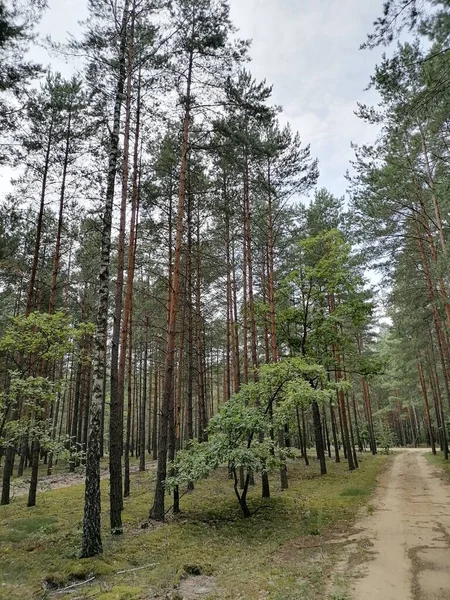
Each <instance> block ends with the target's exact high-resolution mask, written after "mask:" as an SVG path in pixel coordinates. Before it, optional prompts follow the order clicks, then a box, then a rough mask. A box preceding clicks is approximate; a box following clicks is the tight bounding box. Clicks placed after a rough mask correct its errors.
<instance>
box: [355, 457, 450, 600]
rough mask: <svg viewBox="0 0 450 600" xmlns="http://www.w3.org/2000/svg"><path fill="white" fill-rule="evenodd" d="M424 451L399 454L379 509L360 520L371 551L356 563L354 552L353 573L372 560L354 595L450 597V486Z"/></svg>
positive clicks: (386, 599)
mask: <svg viewBox="0 0 450 600" xmlns="http://www.w3.org/2000/svg"><path fill="white" fill-rule="evenodd" d="M424 452H425V451H418V450H407V451H404V452H398V453H395V454H394V457H393V460H392V464H391V466H390V468H389V469H388V470H387V471H386V472H385V473H384V474H383V475H382V477H381V478H380V484H379V488H378V493H377V495H376V497H375V500H374V508H375V511H374V512H373V514H371V515H370V516H367V517H366V518H364V519H363V520H362V521H360V522H359V523H357V525H356V527H357V529H358V533H357V534H356V536H354V537H353V541H355V540H359V544H360V546H361V542H363V547H365V554H364V557H361V555H360V553H359V555H358V557H353V567H351V563H352V557H351V556H350V557H349V562H348V565H347V567H348V571H349V575H354V569H355V562H356V564H358V563H359V564H360V563H361V558H363V560H364V561H368V562H364V563H363V565H362V569H361V572H360V573H358V575H357V576H358V578H357V579H355V580H354V581H353V582H352V583H351V584H350V592H351V593H350V595H351V597H352V598H354V600H446V599H449V600H450V486H449V485H448V484H446V483H445V482H444V481H443V480H442V478H441V472H440V471H438V470H437V469H435V468H434V467H433V466H432V465H430V463H429V462H428V461H427V460H426V458H425V456H424ZM368 541H369V544H368V543H367V542H368ZM364 542H365V543H364ZM368 546H369V547H368ZM366 553H369V554H370V555H371V556H367V554H366Z"/></svg>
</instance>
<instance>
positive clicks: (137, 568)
mask: <svg viewBox="0 0 450 600" xmlns="http://www.w3.org/2000/svg"><path fill="white" fill-rule="evenodd" d="M156 565H157V563H150V564H149V565H144V566H143V567H135V568H134V569H125V570H124V571H117V572H116V575H122V574H123V573H132V572H133V571H142V569H148V568H149V567H156Z"/></svg>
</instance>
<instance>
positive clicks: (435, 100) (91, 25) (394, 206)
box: [0, 0, 450, 557]
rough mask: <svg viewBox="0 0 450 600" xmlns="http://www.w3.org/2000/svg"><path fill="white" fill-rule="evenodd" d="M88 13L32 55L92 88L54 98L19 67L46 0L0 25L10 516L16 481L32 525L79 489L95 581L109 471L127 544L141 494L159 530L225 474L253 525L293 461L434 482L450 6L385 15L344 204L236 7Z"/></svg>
mask: <svg viewBox="0 0 450 600" xmlns="http://www.w3.org/2000/svg"><path fill="white" fill-rule="evenodd" d="M88 6H89V18H88V19H87V20H86V22H84V23H83V27H82V29H83V35H82V36H81V37H79V38H71V39H69V41H68V42H67V44H65V45H60V44H56V43H52V42H51V41H49V40H47V42H46V43H47V44H50V45H52V48H53V52H55V53H57V54H58V55H59V56H61V55H63V56H67V57H69V60H71V59H74V60H75V59H76V60H77V61H78V62H79V63H80V64H82V70H81V71H80V72H79V73H78V74H77V75H76V76H74V77H73V78H72V79H70V80H66V79H64V78H63V77H62V76H61V74H59V73H57V72H52V71H49V70H47V69H43V67H41V66H40V65H38V64H35V63H34V62H33V59H32V58H33V53H32V50H31V51H30V48H31V49H32V48H33V45H34V44H37V43H38V41H37V39H36V32H35V25H36V23H37V22H38V20H39V18H40V16H41V15H42V13H43V11H45V10H46V9H47V8H46V6H45V0H20V1H19V0H17V2H16V1H10V0H0V132H1V133H0V165H1V166H8V167H10V168H12V169H13V172H14V181H13V189H12V191H11V192H8V193H5V194H3V195H2V197H1V198H0V308H1V309H0V443H1V446H0V457H1V467H2V487H1V504H2V505H6V504H9V503H10V500H11V497H12V492H13V489H14V481H15V479H16V477H22V476H23V475H24V474H26V475H27V476H28V477H29V492H28V496H27V498H28V500H27V504H28V506H29V507H31V506H34V505H35V504H36V503H38V504H39V494H37V489H38V478H39V475H40V474H43V473H48V474H49V475H50V474H51V473H52V471H54V470H55V469H57V470H59V471H61V470H68V471H69V472H74V471H78V470H83V473H84V472H85V474H86V487H85V500H84V521H83V531H82V540H81V555H82V556H83V557H90V556H95V555H97V554H99V553H101V552H102V537H101V521H100V517H101V504H100V482H101V477H102V472H101V468H100V467H101V465H103V464H107V465H108V470H109V490H108V491H109V497H108V500H107V501H108V502H109V515H108V517H109V520H110V522H109V528H110V531H111V533H113V534H118V535H120V534H122V532H123V522H122V516H123V513H124V498H128V497H129V496H130V495H133V485H132V477H130V473H133V471H134V470H137V469H139V471H145V470H146V469H147V470H148V469H150V470H151V469H156V479H155V482H154V483H153V482H152V483H148V486H149V487H150V486H151V488H152V499H151V502H150V504H149V505H148V506H142V507H141V509H142V515H141V518H142V519H145V518H147V517H149V518H150V520H151V521H152V522H153V521H163V520H164V519H165V517H166V515H167V512H168V509H169V508H170V509H172V510H173V512H175V513H177V512H178V511H179V502H180V496H182V495H183V494H185V493H186V491H188V490H192V489H193V488H194V485H196V483H197V481H199V480H200V479H202V478H204V477H206V476H207V475H208V474H209V473H210V472H211V471H213V470H215V469H216V468H217V467H219V466H223V465H225V466H226V467H227V468H228V476H229V478H230V486H231V487H232V488H234V493H235V495H236V499H237V501H238V503H239V507H240V509H241V510H242V513H243V515H244V517H249V516H251V515H252V510H251V507H250V506H249V504H248V502H247V494H248V492H249V489H250V488H253V486H255V489H256V488H258V490H260V491H258V493H261V495H262V497H263V498H269V497H270V495H271V485H270V483H269V476H268V474H269V473H276V477H277V481H279V484H278V485H279V487H280V489H281V490H285V489H287V488H288V486H289V469H291V466H292V464H293V463H294V462H295V461H298V460H300V459H301V460H303V461H304V462H305V463H306V464H308V463H309V460H316V459H317V460H318V463H319V465H320V470H321V473H322V474H323V475H326V473H327V466H328V465H327V457H328V458H332V459H333V460H334V461H336V462H338V463H339V462H340V461H346V464H347V465H348V468H349V470H350V471H353V470H354V469H356V468H358V464H359V460H360V456H361V453H362V452H363V451H367V452H372V453H373V454H376V453H377V451H378V450H385V449H389V447H391V446H392V445H401V446H406V445H410V446H416V445H420V444H423V445H431V446H432V448H433V452H436V447H437V448H438V449H439V448H440V449H441V450H442V451H443V453H444V455H445V458H448V435H449V422H448V414H449V410H450V335H449V331H450V328H449V327H450V300H449V269H448V260H449V258H448V247H447V243H448V241H447V240H448V237H449V233H450V232H449V227H450V223H449V218H448V214H449V200H448V195H449V193H448V192H449V187H450V172H449V159H450V158H449V114H450V92H449V89H450V86H449V79H450V63H449V60H450V54H449V52H448V50H449V36H450V12H449V11H450V3H449V2H448V0H429V1H425V2H414V1H411V0H409V1H407V0H391V1H388V2H386V3H385V5H384V14H383V15H382V16H381V17H380V19H379V20H378V21H377V22H376V23H375V24H374V30H373V32H372V33H370V34H369V36H368V38H367V40H366V42H365V44H364V46H365V48H366V50H365V51H369V49H370V48H373V47H375V46H379V45H386V46H389V50H388V53H387V54H386V55H384V56H383V59H382V61H381V62H380V64H379V65H378V66H377V67H376V70H375V72H374V74H373V75H372V77H371V79H370V82H369V85H370V87H371V88H372V89H374V90H375V91H376V92H377V94H378V97H379V103H378V104H377V105H375V106H371V105H362V104H361V105H359V107H358V116H359V118H360V119H361V120H362V121H365V122H369V123H371V124H373V127H374V129H375V130H376V131H377V138H376V141H375V143H374V144H372V145H366V146H361V147H357V146H355V147H354V160H353V163H352V165H351V168H350V171H349V174H348V194H347V196H346V197H342V198H338V197H335V196H334V195H333V194H332V193H331V192H329V191H328V190H326V189H323V188H322V189H318V187H317V180H318V174H319V168H320V165H318V161H317V160H316V159H315V157H314V156H312V155H311V150H310V146H309V145H308V140H304V139H303V138H302V135H301V134H302V132H297V131H294V130H293V129H292V128H291V127H290V126H288V125H287V126H286V125H282V124H281V122H280V118H281V115H282V108H281V107H279V106H276V105H274V104H273V103H272V101H271V94H272V88H271V86H270V83H268V82H266V81H257V80H255V79H254V77H253V76H252V72H251V62H250V57H251V45H250V43H249V42H248V41H246V40H241V39H240V38H239V36H238V32H237V31H236V30H235V28H234V26H233V23H232V22H231V20H230V14H229V6H228V2H227V1H226V0H172V1H171V2H166V1H164V0H115V1H109V0H88ZM382 12H383V8H382V7H380V13H382ZM359 41H360V40H357V42H359ZM374 272H378V273H379V274H381V277H382V279H381V284H380V287H381V290H382V293H381V292H380V290H379V289H378V288H377V286H375V285H374V284H373V281H374V279H373V274H374ZM102 461H103V462H102ZM169 492H170V496H169V495H168V494H169ZM169 505H170V506H169Z"/></svg>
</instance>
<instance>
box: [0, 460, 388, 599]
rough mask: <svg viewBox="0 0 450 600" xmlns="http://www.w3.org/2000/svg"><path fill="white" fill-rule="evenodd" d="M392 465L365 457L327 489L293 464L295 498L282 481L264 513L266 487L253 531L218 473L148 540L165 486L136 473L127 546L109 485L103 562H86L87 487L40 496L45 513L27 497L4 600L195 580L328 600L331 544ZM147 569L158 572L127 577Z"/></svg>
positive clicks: (10, 510) (2, 557)
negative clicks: (192, 576)
mask: <svg viewBox="0 0 450 600" xmlns="http://www.w3.org/2000/svg"><path fill="white" fill-rule="evenodd" d="M386 460H388V458H387V457H384V456H378V457H371V456H369V455H365V456H363V457H362V459H361V468H360V469H359V470H357V471H354V472H352V473H350V472H348V471H347V469H346V465H345V464H339V465H336V464H334V463H332V462H330V463H328V468H329V474H328V475H327V476H325V477H321V476H320V475H319V470H318V466H317V465H316V464H311V466H310V467H309V468H306V467H305V466H304V465H303V463H302V462H301V461H300V460H298V461H295V462H292V463H291V464H289V476H290V480H289V485H290V487H289V489H288V490H286V491H284V492H281V491H280V488H279V483H278V480H277V479H276V478H274V477H272V478H271V490H272V498H271V499H270V500H264V501H262V500H261V499H260V488H259V485H258V481H257V482H256V483H257V485H256V486H255V489H254V490H252V491H251V493H250V496H249V504H250V506H251V508H252V509H256V508H258V507H259V506H261V505H262V504H264V508H261V509H260V510H258V512H257V513H256V514H255V515H254V516H253V517H252V518H250V519H243V518H242V517H241V515H240V512H239V508H238V505H237V502H236V499H235V496H234V492H233V489H232V485H231V482H230V480H229V479H228V478H227V473H226V469H219V470H218V471H217V472H215V473H214V474H212V475H211V477H210V478H208V479H207V480H205V481H203V482H201V483H199V484H198V485H197V486H196V489H195V491H194V492H193V493H192V494H188V495H185V496H184V497H183V498H182V499H181V509H182V513H181V515H179V516H178V517H177V518H171V519H170V520H169V521H168V522H167V523H166V524H165V525H163V526H160V527H156V528H153V527H152V526H150V528H148V529H142V528H141V527H140V525H141V524H142V523H143V522H144V521H145V520H146V517H147V514H148V510H149V507H150V503H151V500H152V492H153V477H154V475H153V471H152V472H151V473H148V472H146V473H134V474H133V475H132V495H131V497H130V498H129V499H127V500H126V501H125V510H124V513H123V519H124V526H125V533H124V535H123V536H121V537H112V536H110V535H109V534H108V510H107V503H108V484H107V482H106V481H102V500H103V529H104V534H103V535H104V537H103V542H104V554H103V556H101V557H98V558H94V559H84V560H81V559H79V558H78V553H79V550H80V545H81V524H82V511H83V489H84V488H83V485H73V486H71V487H69V488H64V489H59V490H52V491H48V492H45V493H41V494H39V495H38V499H37V504H38V505H37V506H36V507H34V508H27V507H26V496H24V497H17V498H15V499H14V500H13V502H12V503H11V505H9V506H5V507H0V565H1V568H0V598H1V599H5V600H14V599H20V600H27V599H32V598H33V599H39V598H48V597H51V595H52V590H55V589H56V588H57V587H61V586H66V585H69V584H71V583H73V582H75V581H77V580H84V579H87V578H88V577H89V576H95V580H94V582H93V583H92V584H90V585H88V586H85V587H81V588H79V589H78V590H77V592H76V594H75V596H76V597H77V598H95V599H96V600H116V599H117V600H127V599H128V600H137V599H148V598H152V597H153V595H152V594H154V592H155V591H158V590H159V592H160V593H161V592H162V591H163V590H168V589H172V590H173V588H174V586H176V585H177V584H179V583H180V581H181V580H182V579H183V578H184V577H186V576H187V575H188V573H189V572H190V573H192V572H194V573H200V572H201V573H202V574H204V575H211V576H213V577H214V580H215V585H216V587H217V592H216V594H214V593H211V595H210V596H208V598H211V599H212V598H220V599H223V600H226V599H229V600H232V599H236V598H242V599H245V600H253V599H254V600H256V599H259V598H268V599H270V600H297V599H302V600H318V599H319V598H324V597H325V596H324V593H325V592H324V589H325V588H324V581H325V579H326V576H325V574H326V573H327V571H328V570H329V569H330V568H331V566H332V564H333V561H334V560H335V555H336V554H337V552H338V551H339V550H338V547H336V546H333V547H331V546H330V547H327V546H326V545H325V546H324V545H322V544H321V542H322V541H326V536H327V535H328V534H329V532H330V531H331V530H332V528H334V527H337V528H338V529H347V528H348V526H349V522H350V521H352V520H353V519H354V518H355V514H356V513H357V509H358V508H359V507H360V506H363V505H364V504H365V503H366V501H367V498H368V495H369V494H370V493H371V491H372V490H373V489H374V487H375V483H376V476H377V473H378V472H379V469H380V468H381V467H382V465H383V464H384V463H385V461H386ZM168 500H169V501H168V505H169V504H170V499H168ZM144 565H149V566H147V567H146V568H145V569H141V570H137V571H130V572H128V573H125V574H117V572H118V571H122V570H128V569H133V568H135V567H140V566H144ZM45 581H46V582H47V588H48V589H47V591H46V590H44V588H43V583H42V582H45ZM73 595H74V594H72V597H73ZM57 597H58V598H64V597H66V595H65V594H58V596H57ZM67 597H69V596H67Z"/></svg>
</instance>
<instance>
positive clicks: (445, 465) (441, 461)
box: [424, 450, 450, 477]
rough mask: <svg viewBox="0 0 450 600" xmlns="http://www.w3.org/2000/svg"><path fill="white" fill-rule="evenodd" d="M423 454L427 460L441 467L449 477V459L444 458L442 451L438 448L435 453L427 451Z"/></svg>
mask: <svg viewBox="0 0 450 600" xmlns="http://www.w3.org/2000/svg"><path fill="white" fill-rule="evenodd" d="M424 456H425V458H426V459H427V461H428V462H430V463H431V464H432V465H434V466H435V467H439V468H440V469H442V470H443V471H444V472H445V473H446V474H447V475H448V476H449V477H450V460H445V457H444V453H443V452H439V450H438V451H437V453H436V454H432V453H431V452H427V453H426V454H425V455H424Z"/></svg>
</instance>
